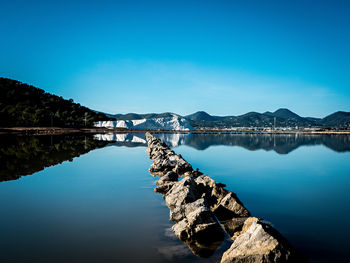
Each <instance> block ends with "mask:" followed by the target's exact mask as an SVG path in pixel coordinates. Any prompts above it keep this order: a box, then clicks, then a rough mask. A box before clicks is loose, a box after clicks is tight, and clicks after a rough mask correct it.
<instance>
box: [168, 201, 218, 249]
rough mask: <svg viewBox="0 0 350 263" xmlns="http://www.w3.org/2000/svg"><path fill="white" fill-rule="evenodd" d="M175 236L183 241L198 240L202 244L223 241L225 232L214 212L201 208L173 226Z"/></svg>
mask: <svg viewBox="0 0 350 263" xmlns="http://www.w3.org/2000/svg"><path fill="white" fill-rule="evenodd" d="M173 230H174V232H175V235H176V236H177V237H178V238H179V239H180V240H182V241H191V240H197V241H201V242H208V241H209V242H208V243H210V242H212V241H220V240H221V241H222V240H223V239H224V237H225V234H224V232H223V231H222V228H221V226H220V224H219V223H218V221H217V220H216V218H215V216H214V214H213V212H211V211H210V209H209V208H207V207H205V206H201V207H199V208H197V209H196V210H194V211H192V212H190V213H189V214H187V215H186V217H185V218H184V219H183V220H181V221H180V222H178V223H177V224H175V225H174V226H173Z"/></svg>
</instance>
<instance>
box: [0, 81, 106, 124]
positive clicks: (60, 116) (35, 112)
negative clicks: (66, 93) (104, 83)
mask: <svg viewBox="0 0 350 263" xmlns="http://www.w3.org/2000/svg"><path fill="white" fill-rule="evenodd" d="M107 119H110V118H108V117H106V116H105V115H104V114H102V113H96V112H94V111H92V110H90V109H88V108H86V107H84V106H81V105H80V104H78V103H74V102H73V100H72V99H70V100H65V99H63V98H62V97H58V96H56V95H52V94H50V93H47V92H45V91H44V90H42V89H38V88H36V87H33V86H30V85H27V84H24V83H21V82H19V81H16V80H12V79H7V78H0V120H1V122H0V126H1V127H16V126H17V127H18V126H25V127H37V126H41V127H49V126H56V127H83V126H85V125H86V126H88V127H91V126H93V122H95V121H99V120H107Z"/></svg>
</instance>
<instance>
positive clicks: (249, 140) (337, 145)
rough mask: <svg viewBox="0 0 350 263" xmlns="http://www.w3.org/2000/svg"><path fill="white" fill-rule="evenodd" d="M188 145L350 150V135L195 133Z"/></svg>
mask: <svg viewBox="0 0 350 263" xmlns="http://www.w3.org/2000/svg"><path fill="white" fill-rule="evenodd" d="M185 144H186V145H189V146H192V147H194V148H196V149H198V150H204V149H206V148H208V147H210V146H212V145H230V146H240V147H243V148H245V149H248V150H251V151H254V150H259V149H264V150H266V151H270V150H274V151H276V152H277V153H279V154H287V153H290V152H291V151H293V150H295V149H297V148H298V147H300V146H304V145H305V146H309V145H325V146H327V147H328V148H330V149H332V150H334V151H337V152H344V151H350V136H349V135H311V134H193V135H191V137H189V138H188V139H187V140H186V143H185Z"/></svg>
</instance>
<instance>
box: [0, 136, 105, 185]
mask: <svg viewBox="0 0 350 263" xmlns="http://www.w3.org/2000/svg"><path fill="white" fill-rule="evenodd" d="M107 144H108V142H103V141H96V140H94V139H93V136H92V135H51V136H14V135H2V136H0V145H1V148H0V182H2V181H8V180H16V179H18V178H20V177H21V176H23V175H29V174H33V173H35V172H38V171H40V170H43V169H44V168H45V167H48V166H52V165H56V164H60V163H62V162H64V161H67V160H68V161H71V160H73V158H74V157H78V156H80V155H82V154H85V153H87V152H89V151H91V150H93V149H96V148H101V147H104V146H106V145H107Z"/></svg>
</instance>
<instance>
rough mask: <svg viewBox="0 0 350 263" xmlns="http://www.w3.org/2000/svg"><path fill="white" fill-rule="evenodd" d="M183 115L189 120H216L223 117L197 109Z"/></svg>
mask: <svg viewBox="0 0 350 263" xmlns="http://www.w3.org/2000/svg"><path fill="white" fill-rule="evenodd" d="M184 117H185V118H186V119H187V120H191V121H217V120H221V119H222V118H223V117H218V116H212V115H209V114H208V113H206V112H205V111H197V112H196V113H193V114H190V115H187V116H184Z"/></svg>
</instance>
